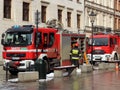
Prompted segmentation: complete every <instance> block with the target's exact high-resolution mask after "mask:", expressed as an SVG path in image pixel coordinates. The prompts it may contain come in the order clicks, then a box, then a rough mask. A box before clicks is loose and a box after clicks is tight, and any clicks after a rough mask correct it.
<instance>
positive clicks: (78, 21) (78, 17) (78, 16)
mask: <svg viewBox="0 0 120 90" xmlns="http://www.w3.org/2000/svg"><path fill="white" fill-rule="evenodd" d="M77 28H80V14H77Z"/></svg>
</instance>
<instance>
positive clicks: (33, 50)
mask: <svg viewBox="0 0 120 90" xmlns="http://www.w3.org/2000/svg"><path fill="white" fill-rule="evenodd" d="M41 51H42V49H38V52H41ZM3 52H36V49H31V50H4V51H3ZM43 52H48V50H47V49H45V50H43Z"/></svg>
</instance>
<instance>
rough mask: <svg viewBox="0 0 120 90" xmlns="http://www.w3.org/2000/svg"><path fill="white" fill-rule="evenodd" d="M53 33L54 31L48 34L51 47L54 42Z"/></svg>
mask: <svg viewBox="0 0 120 90" xmlns="http://www.w3.org/2000/svg"><path fill="white" fill-rule="evenodd" d="M54 39H55V35H54V33H50V34H49V47H51V46H52V45H53V43H54Z"/></svg>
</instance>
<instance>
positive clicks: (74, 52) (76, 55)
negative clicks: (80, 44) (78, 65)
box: [70, 48, 81, 60]
mask: <svg viewBox="0 0 120 90" xmlns="http://www.w3.org/2000/svg"><path fill="white" fill-rule="evenodd" d="M70 55H71V59H75V60H79V57H80V55H81V54H80V51H79V49H78V48H73V49H72V50H71V51H70Z"/></svg>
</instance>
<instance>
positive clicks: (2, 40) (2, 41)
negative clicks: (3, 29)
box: [1, 33, 5, 45]
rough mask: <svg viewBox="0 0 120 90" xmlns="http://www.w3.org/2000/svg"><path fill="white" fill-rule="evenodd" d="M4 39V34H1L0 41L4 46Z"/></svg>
mask: <svg viewBox="0 0 120 90" xmlns="http://www.w3.org/2000/svg"><path fill="white" fill-rule="evenodd" d="M4 37H5V34H4V33H3V34H2V39H1V44H2V45H4Z"/></svg>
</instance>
